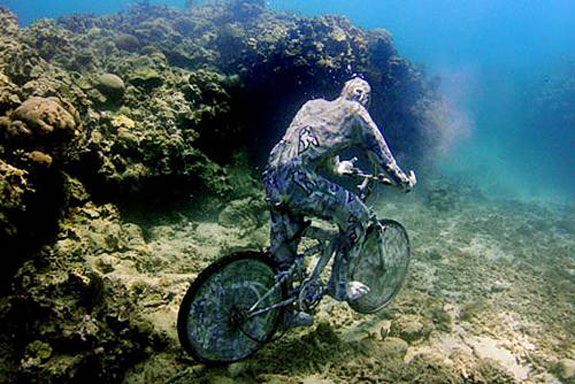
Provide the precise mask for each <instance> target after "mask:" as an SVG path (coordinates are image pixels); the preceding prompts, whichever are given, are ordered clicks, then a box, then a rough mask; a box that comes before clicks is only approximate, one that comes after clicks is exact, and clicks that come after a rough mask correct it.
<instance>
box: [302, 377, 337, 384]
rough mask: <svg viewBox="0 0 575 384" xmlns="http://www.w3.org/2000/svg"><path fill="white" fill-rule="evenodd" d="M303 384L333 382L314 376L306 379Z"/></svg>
mask: <svg viewBox="0 0 575 384" xmlns="http://www.w3.org/2000/svg"><path fill="white" fill-rule="evenodd" d="M301 383H302V384H332V383H333V381H331V380H327V379H323V378H322V377H321V376H319V375H312V376H308V377H304V378H303V380H302V382H301Z"/></svg>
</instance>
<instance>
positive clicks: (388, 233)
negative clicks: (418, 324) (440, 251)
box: [349, 220, 411, 313]
mask: <svg viewBox="0 0 575 384" xmlns="http://www.w3.org/2000/svg"><path fill="white" fill-rule="evenodd" d="M410 254H411V249H410V244H409V237H408V235H407V231H406V230H405V228H404V227H403V225H401V224H400V223H398V222H397V221H395V220H380V221H379V225H371V226H370V227H369V228H368V230H367V234H366V238H365V240H364V243H363V247H362V252H361V254H360V255H359V256H358V258H357V260H356V262H355V263H354V264H353V265H352V268H351V280H354V281H360V282H362V283H364V284H366V285H367V286H368V287H369V288H370V292H369V293H368V294H366V295H365V296H363V297H361V298H360V299H358V300H355V301H350V302H349V306H350V307H351V308H352V309H353V310H354V311H356V312H360V313H375V312H377V311H380V310H381V309H383V308H384V307H385V306H387V305H388V304H389V302H390V301H391V300H392V299H393V298H394V296H395V295H397V293H398V292H399V291H400V289H401V287H402V285H403V281H404V280H405V277H406V275H407V270H408V267H409V260H410Z"/></svg>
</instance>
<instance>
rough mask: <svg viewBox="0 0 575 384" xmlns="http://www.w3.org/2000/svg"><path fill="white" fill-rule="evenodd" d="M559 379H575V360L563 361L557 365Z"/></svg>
mask: <svg viewBox="0 0 575 384" xmlns="http://www.w3.org/2000/svg"><path fill="white" fill-rule="evenodd" d="M557 371H558V374H559V377H560V378H562V379H564V380H568V379H573V378H575V360H572V359H563V360H560V361H559V363H558V364H557Z"/></svg>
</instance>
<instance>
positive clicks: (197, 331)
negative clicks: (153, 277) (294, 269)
mask: <svg viewBox="0 0 575 384" xmlns="http://www.w3.org/2000/svg"><path fill="white" fill-rule="evenodd" d="M275 276H276V269H275V267H274V265H273V262H272V260H271V258H270V256H269V255H267V254H264V253H258V252H241V253H236V254H232V255H230V256H227V257H224V258H222V259H220V260H218V261H216V262H214V263H213V264H211V265H210V266H209V267H208V268H206V269H205V270H204V271H203V272H202V273H200V275H199V276H198V277H197V278H196V280H195V281H194V282H193V283H192V285H191V287H190V288H189V289H188V292H187V293H186V295H185V297H184V300H183V301H182V304H181V306H180V310H179V313H178V336H179V339H180V343H181V344H182V346H183V347H184V349H185V350H186V351H187V352H188V353H190V354H191V355H192V356H193V357H194V358H195V359H196V360H199V361H200V362H203V363H206V364H227V363H232V362H234V361H238V360H241V359H244V358H246V357H248V356H250V355H251V354H253V353H254V352H256V351H257V350H258V349H260V348H261V347H262V346H263V345H264V344H265V343H266V342H268V341H269V340H270V339H271V338H272V336H273V334H274V333H275V331H276V329H277V326H278V323H279V321H280V318H281V315H282V313H283V310H284V308H283V307H278V308H274V309H271V310H269V311H266V312H264V313H262V314H258V315H257V316H254V317H251V318H248V319H244V320H241V314H242V313H245V312H246V311H248V310H249V309H250V308H251V307H252V306H253V305H254V304H255V303H256V302H258V300H260V299H261V298H262V297H264V296H265V295H266V294H267V295H268V296H267V297H266V298H265V299H264V300H262V302H261V303H260V304H259V305H258V309H262V308H267V307H269V306H271V305H273V304H276V303H279V302H280V301H282V299H283V297H284V296H285V289H284V287H279V288H276V289H273V291H272V292H270V290H272V288H273V287H274V285H275V284H276V279H275ZM238 317H240V320H238Z"/></svg>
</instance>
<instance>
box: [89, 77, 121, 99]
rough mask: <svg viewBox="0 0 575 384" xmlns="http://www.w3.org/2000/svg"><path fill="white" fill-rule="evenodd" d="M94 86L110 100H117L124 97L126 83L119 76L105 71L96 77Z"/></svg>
mask: <svg viewBox="0 0 575 384" xmlns="http://www.w3.org/2000/svg"><path fill="white" fill-rule="evenodd" d="M96 88H98V90H99V91H100V92H102V93H103V94H104V96H106V98H107V99H109V100H110V101H118V100H120V99H122V97H124V92H125V90H126V85H125V84H124V81H123V80H122V79H121V78H120V77H119V76H117V75H114V74H113V73H105V74H103V75H101V76H100V77H98V80H97V82H96Z"/></svg>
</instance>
